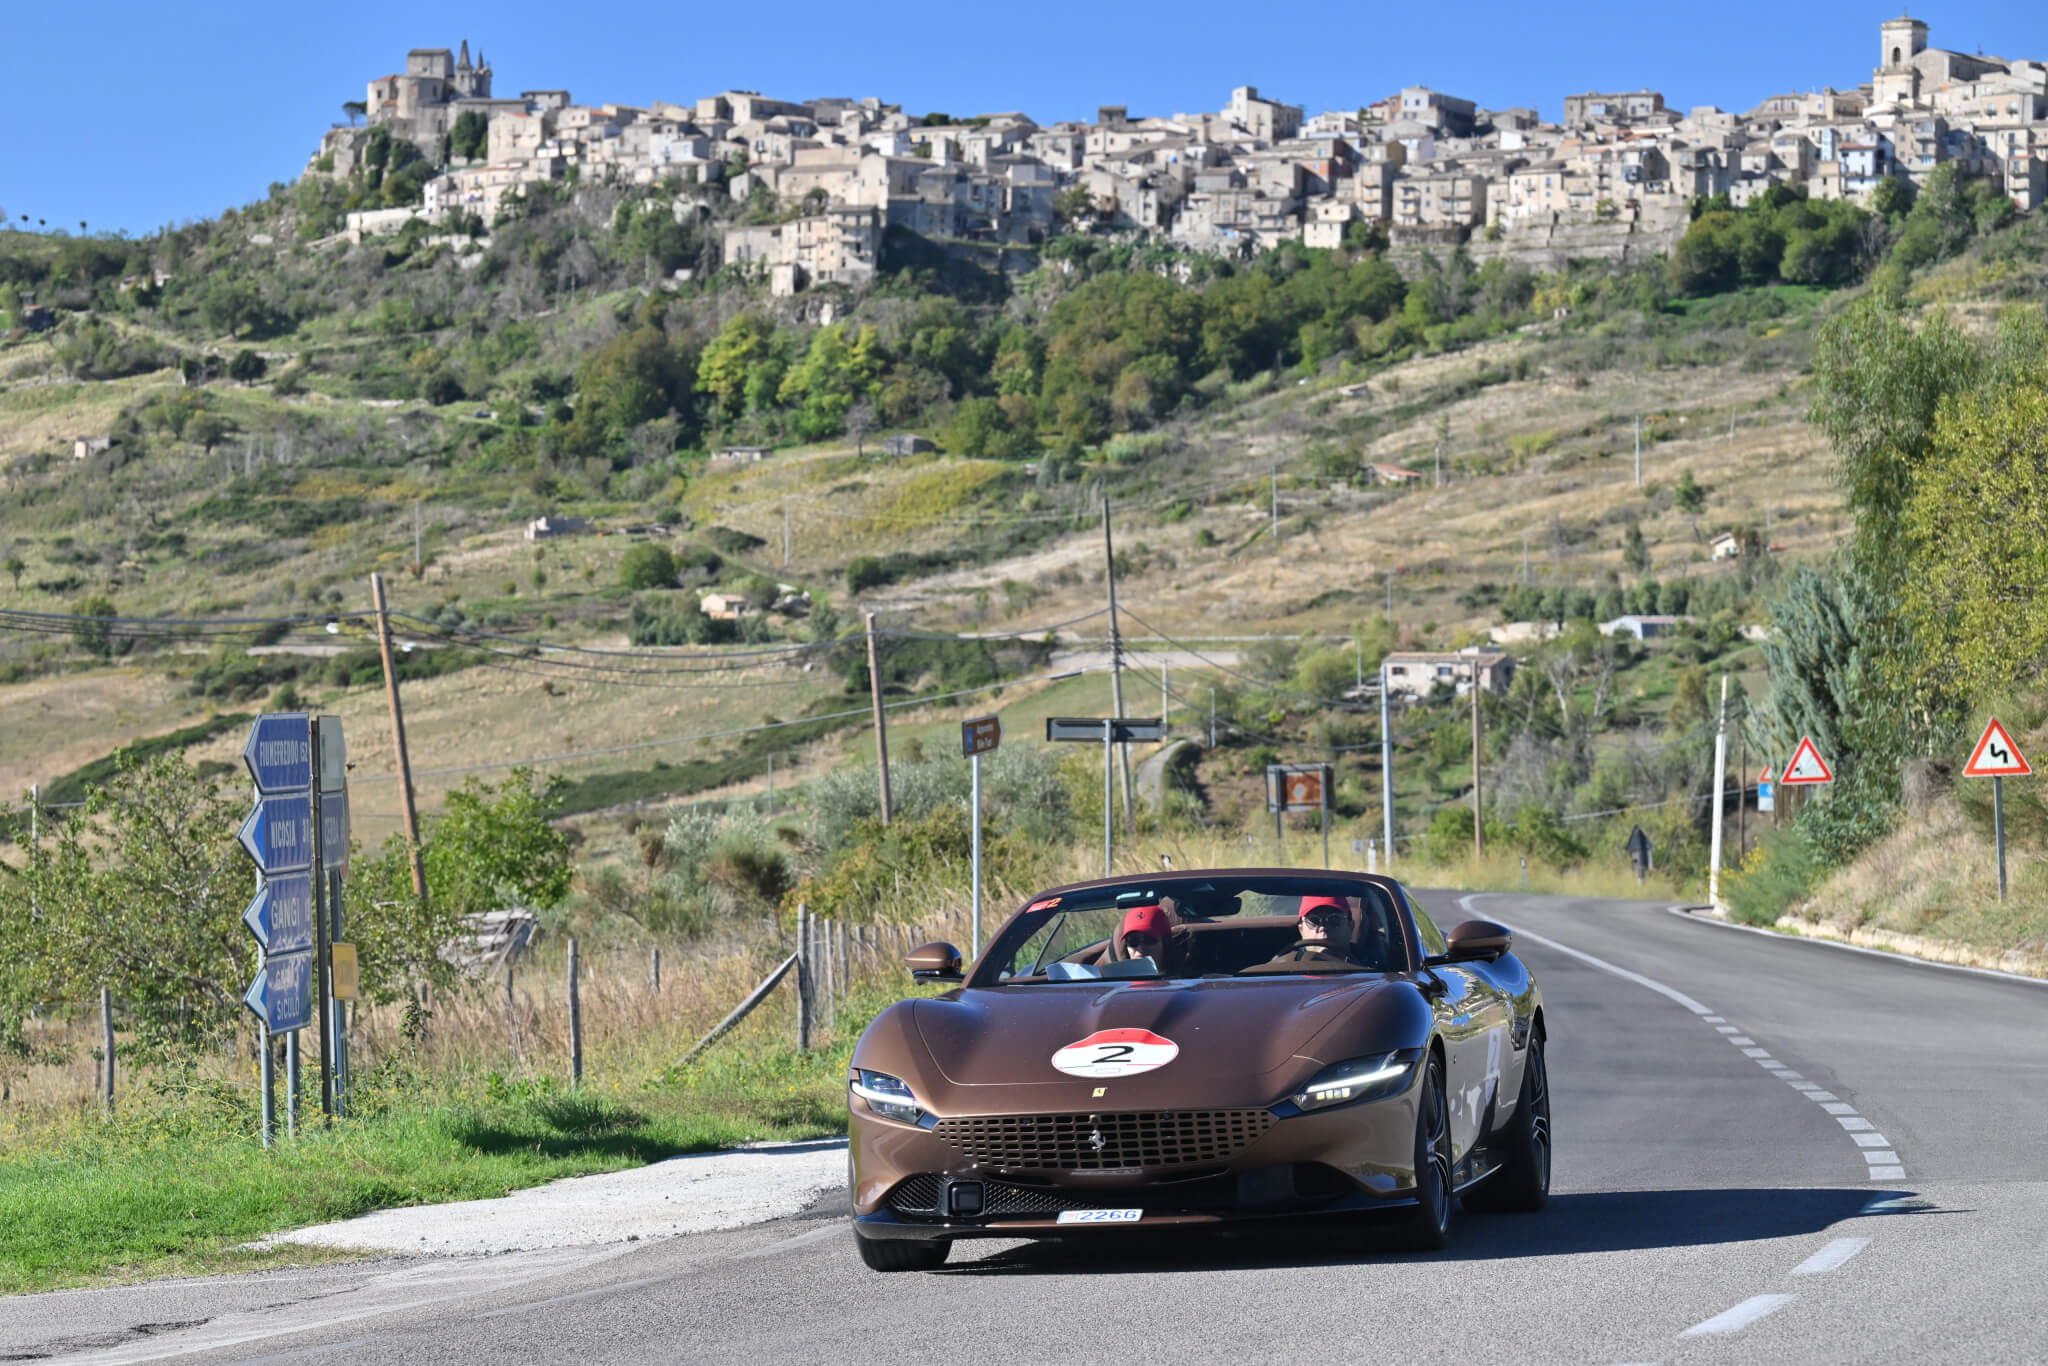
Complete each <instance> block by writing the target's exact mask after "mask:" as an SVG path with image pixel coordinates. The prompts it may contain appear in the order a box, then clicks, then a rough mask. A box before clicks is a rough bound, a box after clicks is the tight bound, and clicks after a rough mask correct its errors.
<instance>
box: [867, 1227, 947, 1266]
mask: <svg viewBox="0 0 2048 1366" xmlns="http://www.w3.org/2000/svg"><path fill="white" fill-rule="evenodd" d="M853 1241H854V1244H855V1245H856V1246H858V1247H859V1248H860V1259H861V1260H862V1261H863V1262H865V1263H867V1267H868V1270H870V1271H936V1270H938V1269H939V1268H940V1267H942V1266H944V1265H945V1264H946V1258H947V1256H949V1255H950V1254H951V1253H952V1251H953V1244H952V1242H951V1240H948V1239H939V1240H934V1241H932V1242H924V1241H922V1240H910V1239H902V1238H863V1237H861V1236H860V1235H859V1234H858V1233H856V1234H854V1235H853Z"/></svg>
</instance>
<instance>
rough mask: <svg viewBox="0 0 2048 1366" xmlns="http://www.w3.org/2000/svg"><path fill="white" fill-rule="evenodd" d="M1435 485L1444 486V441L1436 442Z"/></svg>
mask: <svg viewBox="0 0 2048 1366" xmlns="http://www.w3.org/2000/svg"><path fill="white" fill-rule="evenodd" d="M1436 486H1437V487H1438V488H1442V487H1443V486H1444V443H1443V442H1441V441H1439V442H1437V443H1436Z"/></svg>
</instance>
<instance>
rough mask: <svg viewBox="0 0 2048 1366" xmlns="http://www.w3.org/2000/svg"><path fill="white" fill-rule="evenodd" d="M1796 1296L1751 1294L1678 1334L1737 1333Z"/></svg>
mask: <svg viewBox="0 0 2048 1366" xmlns="http://www.w3.org/2000/svg"><path fill="white" fill-rule="evenodd" d="M1798 1298H1799V1297H1798V1296H1797V1295H1751V1296H1750V1297H1749V1298H1748V1299H1746V1300H1744V1301H1743V1302H1742V1303H1741V1304H1738V1305H1736V1306H1735V1307H1734V1308H1733V1309H1724V1310H1722V1311H1721V1312H1720V1313H1718V1314H1716V1315H1714V1317H1712V1318H1710V1319H1707V1320H1705V1321H1703V1322H1700V1323H1695V1324H1694V1325H1693V1326H1692V1327H1690V1328H1688V1329H1686V1330H1685V1331H1684V1332H1683V1333H1680V1334H1679V1335H1678V1336H1680V1337H1682V1338H1703V1337H1714V1336H1719V1335H1721V1334H1725V1333H1738V1332H1741V1331H1742V1330H1743V1329H1745V1328H1747V1327H1749V1325H1751V1324H1752V1323H1755V1322H1756V1321H1757V1320H1758V1319H1760V1318H1763V1317H1764V1316H1765V1315H1767V1314H1775V1313H1777V1312H1778V1311H1779V1310H1780V1309H1783V1308H1784V1307H1785V1306H1786V1305H1788V1304H1790V1303H1792V1301H1794V1300H1796V1299H1798Z"/></svg>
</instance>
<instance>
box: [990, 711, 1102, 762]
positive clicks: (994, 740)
mask: <svg viewBox="0 0 2048 1366" xmlns="http://www.w3.org/2000/svg"><path fill="white" fill-rule="evenodd" d="M1095 738H1096V739H1098V740H1100V739H1101V738H1102V731H1101V728H1100V727H1098V728H1097V729H1096V732H1095ZM1001 743H1003V722H1002V718H1001V717H997V716H977V717H975V718H974V719H973V720H972V721H962V722H961V723H960V752H961V754H963V755H965V756H966V757H967V758H969V759H972V758H973V757H974V756H975V755H977V754H993V753H995V752H996V746H997V745H1000V744H1001Z"/></svg>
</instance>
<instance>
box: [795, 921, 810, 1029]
mask: <svg viewBox="0 0 2048 1366" xmlns="http://www.w3.org/2000/svg"><path fill="white" fill-rule="evenodd" d="M810 957H811V907H810V903H808V902H804V901H799V902H797V903H796V1048H797V1052H799V1053H808V1052H810V1051H811V962H810Z"/></svg>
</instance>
